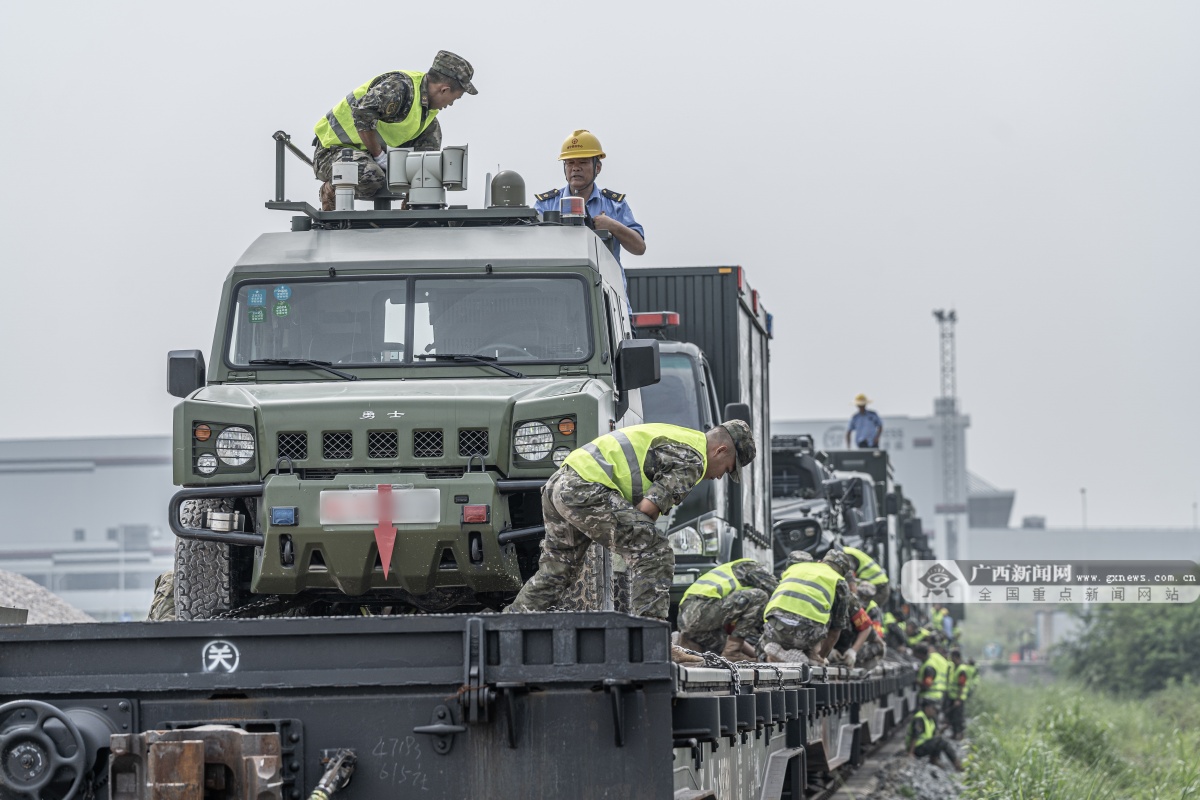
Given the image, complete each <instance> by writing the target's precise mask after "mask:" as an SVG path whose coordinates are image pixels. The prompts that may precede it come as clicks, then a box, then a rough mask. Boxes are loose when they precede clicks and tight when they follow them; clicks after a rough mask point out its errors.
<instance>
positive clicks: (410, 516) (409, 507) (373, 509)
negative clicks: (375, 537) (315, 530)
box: [321, 488, 442, 526]
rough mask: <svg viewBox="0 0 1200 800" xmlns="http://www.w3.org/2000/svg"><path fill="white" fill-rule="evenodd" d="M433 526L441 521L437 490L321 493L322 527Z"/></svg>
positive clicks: (340, 490) (357, 490) (329, 490)
mask: <svg viewBox="0 0 1200 800" xmlns="http://www.w3.org/2000/svg"><path fill="white" fill-rule="evenodd" d="M381 521H382V522H390V523H392V524H394V525H412V524H417V525H422V524H424V525H437V524H438V523H440V522H441V521H442V493H441V491H439V490H438V489H395V488H393V489H392V490H391V491H390V492H389V491H382V492H381V491H379V489H325V490H322V492H321V524H322V525H371V526H375V525H378V524H379V523H380V522H381Z"/></svg>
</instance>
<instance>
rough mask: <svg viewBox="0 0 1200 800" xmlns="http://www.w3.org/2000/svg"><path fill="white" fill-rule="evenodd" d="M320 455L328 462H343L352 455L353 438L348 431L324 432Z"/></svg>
mask: <svg viewBox="0 0 1200 800" xmlns="http://www.w3.org/2000/svg"><path fill="white" fill-rule="evenodd" d="M321 451H322V453H323V454H324V456H325V458H327V459H329V460H330V461H344V460H346V459H349V458H350V457H352V456H353V455H354V437H353V436H352V435H351V433H350V431H325V435H324V437H323V438H322V448H321Z"/></svg>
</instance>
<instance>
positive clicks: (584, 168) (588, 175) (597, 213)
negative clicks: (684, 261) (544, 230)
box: [534, 130, 646, 264]
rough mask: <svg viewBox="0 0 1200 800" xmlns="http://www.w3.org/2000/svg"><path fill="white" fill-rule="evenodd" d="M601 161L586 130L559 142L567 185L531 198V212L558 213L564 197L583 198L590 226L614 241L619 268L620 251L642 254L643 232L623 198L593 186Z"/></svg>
mask: <svg viewBox="0 0 1200 800" xmlns="http://www.w3.org/2000/svg"><path fill="white" fill-rule="evenodd" d="M602 158H604V150H603V148H601V147H600V140H599V139H597V138H596V135H595V134H594V133H592V132H591V131H586V130H578V131H574V132H573V133H572V134H571V135H570V136H568V137H567V138H566V140H565V141H564V142H563V146H562V152H560V153H559V156H558V160H559V161H561V162H563V174H564V176H565V177H566V179H567V185H566V186H564V187H563V188H561V189H551V190H550V191H548V192H543V193H542V194H539V195H535V197H537V204H536V205H535V206H534V208H536V209H537V212H538V213H539V214H544V213H545V212H547V211H558V210H559V208H560V206H559V204H560V202H561V201H562V198H564V197H584V198H587V199H586V200H585V201H584V204H585V208H586V209H587V215H588V217H590V218H591V220H592V226H593V227H594V228H595V229H596V230H598V231H608V232H609V233H611V234H612V236H613V239H615V240H616V244H617V246H616V247H615V248H614V249H613V255H614V256H616V258H617V263H618V264H619V263H621V249H622V248H624V249H625V250H628V251H629V252H630V253H632V254H633V255H635V256H640V255H641V254H642V253H644V252H646V232H645V230H643V229H642V226H641V225H640V224H638V221H637V220H636V219H634V217H633V210H632V209H630V208H629V203H627V202H625V195H623V194H621V193H619V192H614V191H612V190H611V189H601V188H599V187H598V186H596V178H597V176H599V174H600V169H601V166H602V165H601V163H600V160H601V159H602Z"/></svg>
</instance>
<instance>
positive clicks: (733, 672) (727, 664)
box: [688, 650, 742, 694]
mask: <svg viewBox="0 0 1200 800" xmlns="http://www.w3.org/2000/svg"><path fill="white" fill-rule="evenodd" d="M688 652H693V651H690V650H689V651H688ZM696 655H698V656H701V657H702V658H703V659H704V665H705V666H707V667H716V668H717V669H727V670H729V678H730V680H731V681H732V682H733V693H734V694H741V693H742V675H741V669H740V668H739V667H738V665H737V664H734V663H733V662H732V661H728V660H726V659H724V658H722V657H721V656H719V655H717V654H716V653H696Z"/></svg>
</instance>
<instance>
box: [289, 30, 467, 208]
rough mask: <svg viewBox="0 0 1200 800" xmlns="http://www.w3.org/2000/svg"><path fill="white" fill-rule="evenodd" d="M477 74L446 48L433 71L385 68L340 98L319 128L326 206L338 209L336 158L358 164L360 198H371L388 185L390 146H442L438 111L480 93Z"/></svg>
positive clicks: (318, 160) (318, 169)
mask: <svg viewBox="0 0 1200 800" xmlns="http://www.w3.org/2000/svg"><path fill="white" fill-rule="evenodd" d="M474 74H475V70H474V69H473V68H472V67H471V64H470V63H469V62H468V61H467V60H466V59H465V58H463V57H462V56H458V55H455V54H454V53H451V52H449V51H447V50H441V51H439V52H438V54H437V55H436V56H435V57H434V59H433V66H432V67H430V68H429V71H428V72H424V73H422V72H407V71H403V70H397V71H395V72H385V73H384V74H382V75H380V76H378V77H376V78H374V79H372V80H371V81H369V82H368V83H366V84H364V85H363V86H360V87H359V88H358V89H355V90H354V91H353V92H350V93H349V94H348V95H346V96H345V97H344V98H342V99H341V100H339V101H338V103H337V105H335V106H334V107H333V108H332V109H331V110H330V111H329V113H327V114H326V115H325V116H324V117H322V118H321V119H320V120H318V121H317V124H316V126H315V127H314V129H313V130H314V131H315V133H316V134H317V136H316V138H314V139H313V145H314V146H315V147H316V151H315V152H314V153H313V172H315V173H316V176H317V180H319V181H322V182H323V183H322V184H321V191H320V195H321V209H322V210H323V211H332V210H333V209H334V191H333V185H332V184H331V183H330V179H331V178H332V177H333V163H334V162H335V161H345V160H349V161H353V162H354V163H356V164H358V187H357V188H356V189H355V194H354V196H355V197H357V198H358V199H359V200H369V199H370V198H372V197H374V196H375V194H376V193H377V192H378V191H379V190H380V189H382V188H383V187H385V186H386V185H387V150H388V147H406V148H411V149H413V150H440V149H441V147H442V128H441V125H440V124H439V123H438V121H437V119H436V117H437V113H438V112H439V111H441V110H442V109H444V108H449V107H450V106H452V105H454V101H455V100H457V99H459V98H460V97H462V96H463V94H464V93H466V94H478V91H477V90H476V89H475V86H474V85H473V84H472V83H471V78H472V77H473V76H474ZM381 126H382V127H381Z"/></svg>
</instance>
